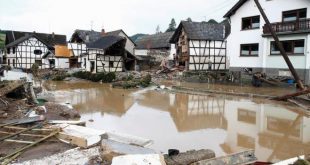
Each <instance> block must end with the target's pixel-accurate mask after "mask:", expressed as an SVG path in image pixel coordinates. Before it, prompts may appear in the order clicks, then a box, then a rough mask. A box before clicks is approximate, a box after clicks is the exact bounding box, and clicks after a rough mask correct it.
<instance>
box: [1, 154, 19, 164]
mask: <svg viewBox="0 0 310 165" xmlns="http://www.w3.org/2000/svg"><path fill="white" fill-rule="evenodd" d="M21 154H22V153H21V152H19V153H17V154H15V155H13V156H12V157H10V158H9V159H6V160H4V161H3V163H1V165H7V164H9V163H10V162H12V161H13V160H14V159H16V158H17V157H19V156H20V155H21Z"/></svg>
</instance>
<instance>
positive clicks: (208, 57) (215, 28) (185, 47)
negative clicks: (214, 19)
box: [170, 21, 228, 71]
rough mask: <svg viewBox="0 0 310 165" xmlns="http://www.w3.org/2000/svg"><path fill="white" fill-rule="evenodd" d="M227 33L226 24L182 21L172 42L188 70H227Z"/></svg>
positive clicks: (180, 62) (179, 58)
mask: <svg viewBox="0 0 310 165" xmlns="http://www.w3.org/2000/svg"><path fill="white" fill-rule="evenodd" d="M227 35H228V33H226V29H225V25H224V24H217V23H207V22H192V21H182V22H181V23H180V25H179V26H178V28H177V30H176V31H175V33H174V34H173V36H172V38H171V40H170V42H171V43H174V44H175V45H176V52H177V53H176V54H177V57H178V61H179V65H184V66H185V69H186V70H193V71H202V70H226V69H228V66H227V57H226V37H227Z"/></svg>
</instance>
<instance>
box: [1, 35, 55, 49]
mask: <svg viewBox="0 0 310 165" xmlns="http://www.w3.org/2000/svg"><path fill="white" fill-rule="evenodd" d="M31 37H34V38H36V39H38V40H39V41H41V42H42V43H43V44H45V45H46V46H47V47H48V48H50V49H53V45H49V44H48V43H47V42H45V41H44V40H42V39H41V38H40V37H38V36H37V35H35V34H33V33H32V34H28V33H27V34H26V35H25V36H23V37H21V38H18V39H17V40H15V41H13V42H11V43H9V44H7V45H6V46H5V47H7V48H9V47H12V46H16V45H18V44H19V43H21V42H23V41H25V40H27V39H29V38H31Z"/></svg>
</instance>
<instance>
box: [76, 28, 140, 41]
mask: <svg viewBox="0 0 310 165" xmlns="http://www.w3.org/2000/svg"><path fill="white" fill-rule="evenodd" d="M121 32H123V33H124V34H125V35H126V37H127V38H128V39H129V40H131V38H130V37H128V36H127V34H126V33H125V32H124V31H123V30H122V29H119V30H115V31H110V32H106V33H105V36H119V34H120V33H121ZM87 35H88V37H89V40H88V41H87V40H86V36H87ZM74 37H79V38H80V39H81V40H82V41H83V42H85V43H91V42H95V41H97V40H98V39H100V38H101V37H102V34H101V32H97V31H94V30H78V29H77V30H75V32H74V33H73V35H72V37H71V40H70V41H71V42H72V40H73V38H74ZM131 41H132V40H131ZM132 42H133V41H132ZM133 43H134V44H135V42H133Z"/></svg>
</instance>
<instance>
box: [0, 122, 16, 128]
mask: <svg viewBox="0 0 310 165" xmlns="http://www.w3.org/2000/svg"><path fill="white" fill-rule="evenodd" d="M13 124H15V123H7V124H1V125H0V128H2V127H5V126H8V125H13Z"/></svg>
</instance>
